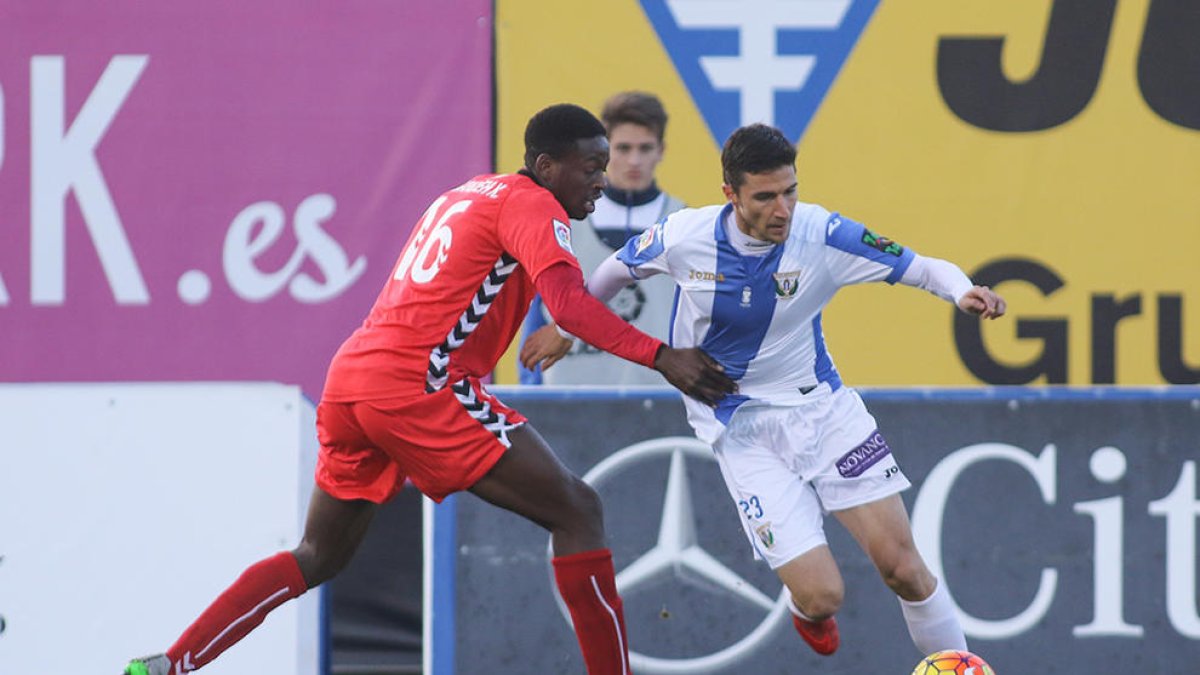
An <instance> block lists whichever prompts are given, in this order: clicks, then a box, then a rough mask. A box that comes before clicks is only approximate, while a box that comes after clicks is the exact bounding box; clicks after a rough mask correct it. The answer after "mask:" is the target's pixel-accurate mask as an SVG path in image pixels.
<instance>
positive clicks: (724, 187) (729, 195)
mask: <svg viewBox="0 0 1200 675" xmlns="http://www.w3.org/2000/svg"><path fill="white" fill-rule="evenodd" d="M721 192H724V193H725V199H727V200H728V201H731V202H733V203H735V204H736V203H737V192H736V191H735V190H734V189H733V188H731V187H729V183H722V184H721Z"/></svg>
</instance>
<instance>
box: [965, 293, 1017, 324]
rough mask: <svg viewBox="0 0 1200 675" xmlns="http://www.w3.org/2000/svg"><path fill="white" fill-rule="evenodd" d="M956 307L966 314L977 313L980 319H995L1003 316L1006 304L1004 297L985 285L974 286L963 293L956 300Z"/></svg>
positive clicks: (1006, 307)
mask: <svg viewBox="0 0 1200 675" xmlns="http://www.w3.org/2000/svg"><path fill="white" fill-rule="evenodd" d="M958 308H959V309H961V310H962V311H964V312H966V313H967V314H977V315H979V317H980V318H982V319H995V318H997V317H1001V316H1004V310H1006V309H1008V305H1007V304H1006V303H1005V302H1004V298H1002V297H1000V296H999V295H997V294H996V292H995V291H993V290H992V289H990V288H988V287H987V286H975V287H973V288H972V289H971V290H969V291H967V292H966V293H963V296H962V298H960V299H959V301H958Z"/></svg>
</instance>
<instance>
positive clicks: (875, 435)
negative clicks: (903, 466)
mask: <svg viewBox="0 0 1200 675" xmlns="http://www.w3.org/2000/svg"><path fill="white" fill-rule="evenodd" d="M891 453H892V449H891V448H889V447H888V444H887V441H886V440H884V438H883V434H880V433H879V430H878V429H876V430H875V431H873V432H872V433H871V436H870V437H869V438H867V440H865V441H863V444H862V445H860V446H858V447H857V448H854V449H853V450H851V451H850V452H847V453H846V454H844V455H842V456H841V458H840V459H838V461H837V470H838V473H840V474H841V475H842V477H843V478H854V477H856V476H861V475H862V474H863V472H865V471H866V470H867V469H869V468H871V467H872V466H875V463H876V462H878V461H879V460H881V459H883V458H884V457H887V456H888V455H890V454H891Z"/></svg>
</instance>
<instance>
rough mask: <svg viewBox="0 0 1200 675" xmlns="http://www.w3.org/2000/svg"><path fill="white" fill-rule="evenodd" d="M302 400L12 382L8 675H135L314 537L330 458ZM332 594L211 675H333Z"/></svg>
mask: <svg viewBox="0 0 1200 675" xmlns="http://www.w3.org/2000/svg"><path fill="white" fill-rule="evenodd" d="M313 420H314V414H313V408H312V405H311V404H310V403H308V402H307V401H306V400H305V399H304V398H303V397H302V395H301V394H300V390H299V389H298V388H297V387H291V386H284V385H278V384H265V383H262V384H260V383H240V384H215V383H214V384H201V383H186V384H27V385H3V386H0V556H2V557H0V616H2V617H3V619H4V624H5V625H4V630H3V632H0V673H56V674H57V675H94V674H95V673H114V674H115V673H117V672H120V670H121V668H122V667H123V666H124V664H125V662H126V661H127V660H128V659H129V658H130V657H132V656H140V655H143V654H146V653H152V652H158V651H163V650H165V649H166V648H167V647H168V646H169V645H170V644H171V643H172V642H173V641H174V640H175V639H176V637H178V635H179V633H180V632H182V630H183V629H184V628H185V627H186V626H187V625H188V623H190V622H191V621H192V620H193V619H194V618H195V617H196V616H197V615H198V614H199V613H200V612H201V611H202V610H203V609H204V608H205V607H206V606H207V605H208V603H209V602H211V601H212V599H213V598H215V597H216V595H217V594H218V593H220V592H221V591H222V590H223V589H224V588H225V587H226V586H228V585H229V583H230V582H232V581H233V580H234V579H235V578H236V577H237V576H238V575H239V574H241V572H242V570H243V569H245V568H246V567H247V566H248V565H249V564H251V563H253V562H255V561H257V560H259V559H261V558H264V557H266V556H269V555H271V554H273V553H275V552H277V551H279V550H282V549H290V548H293V547H294V546H295V545H296V543H297V542H298V541H299V537H300V531H301V530H300V528H301V523H302V513H303V512H302V511H301V510H300V509H302V508H303V505H304V504H305V503H306V502H307V498H308V493H309V490H311V486H312V464H313V461H314V458H315V455H316V440H315V433H314V429H313ZM318 612H319V602H318V595H317V594H316V593H309V594H307V595H305V596H303V597H302V598H301V599H300V601H299V602H292V603H288V604H286V605H284V606H283V607H280V608H279V609H277V610H276V611H275V612H273V613H272V614H271V615H270V616H269V617H268V618H267V620H266V622H265V623H264V624H263V625H262V626H261V627H260V628H259V629H258V630H256V631H255V632H254V633H253V634H252V635H251V636H250V637H249V638H247V639H246V640H243V641H242V642H241V643H239V644H237V645H235V646H234V647H233V648H231V649H230V650H229V651H228V652H226V654H224V655H223V656H222V657H221V658H220V659H218V660H217V661H216V662H214V663H213V664H212V665H211V666H209V667H207V668H205V669H204V673H205V675H245V674H246V673H272V674H281V675H282V674H289V675H290V674H291V673H296V674H297V675H315V674H316V673H317V672H318V671H317V669H318V661H319V653H318V652H319V647H320V645H319V639H318V634H319V632H318V625H319V617H318Z"/></svg>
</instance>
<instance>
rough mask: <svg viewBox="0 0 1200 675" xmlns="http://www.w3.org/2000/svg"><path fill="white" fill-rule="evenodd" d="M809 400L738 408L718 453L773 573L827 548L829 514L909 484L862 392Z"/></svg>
mask: <svg viewBox="0 0 1200 675" xmlns="http://www.w3.org/2000/svg"><path fill="white" fill-rule="evenodd" d="M810 396H812V397H813V398H812V399H811V400H805V401H804V402H803V403H801V404H800V405H796V406H787V407H781V406H751V407H745V408H739V409H738V411H737V412H735V413H734V415H733V418H732V419H730V420H729V425H728V426H727V428H726V430H725V433H724V434H722V436H721V438H720V439H718V440H717V444H716V445H715V446H714V447H713V450H714V451H715V452H716V456H717V463H718V464H719V465H720V467H721V475H722V476H723V477H724V478H725V485H726V486H727V487H728V488H729V494H730V495H731V496H732V497H733V500H734V502H735V503H736V504H737V508H738V511H739V512H740V514H741V516H742V526H743V527H744V528H745V530H746V536H747V537H748V538H749V539H750V545H751V546H752V547H753V548H754V555H755V557H756V558H759V559H765V560H766V561H767V564H769V565H770V566H771V569H776V568H778V567H780V566H782V565H783V564H784V563H786V562H788V561H790V560H793V559H795V558H796V557H797V556H799V555H801V554H803V553H805V552H807V551H809V550H811V549H813V548H815V547H817V546H820V545H821V544H824V543H825V528H824V517H825V514H826V513H829V512H832V511H841V510H844V509H849V508H852V507H855V506H861V505H862V504H867V503H870V502H873V501H877V500H879V499H882V498H884V497H887V496H889V495H893V494H896V493H898V492H900V491H902V490H904V489H906V488H908V487H909V486H910V485H911V483H909V482H908V478H906V477H905V476H904V473H903V472H901V471H900V467H899V466H898V465H897V464H896V458H895V457H893V456H892V453H891V449H890V448H888V445H887V441H885V440H884V438H883V436H882V435H880V433H879V429H878V426H877V425H876V423H875V418H874V417H872V416H871V413H869V412H867V408H866V406H865V405H863V402H862V399H861V398H859V396H858V392H856V391H854V390H853V389H850V388H848V387H842V388H840V389H838V390H837V391H835V392H833V393H829V390H828V387H826V386H821V387H818V389H817V390H815V391H813V392H812V394H810Z"/></svg>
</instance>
